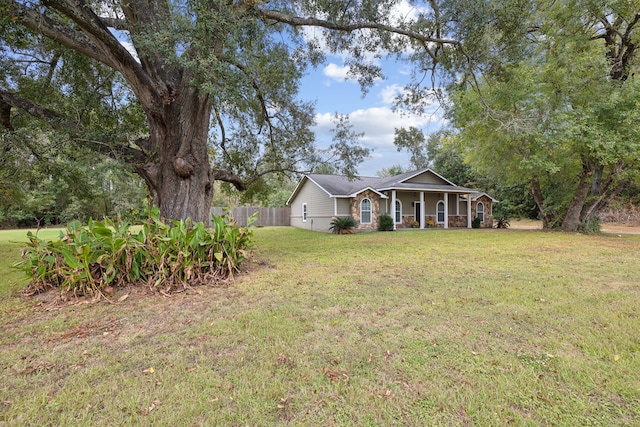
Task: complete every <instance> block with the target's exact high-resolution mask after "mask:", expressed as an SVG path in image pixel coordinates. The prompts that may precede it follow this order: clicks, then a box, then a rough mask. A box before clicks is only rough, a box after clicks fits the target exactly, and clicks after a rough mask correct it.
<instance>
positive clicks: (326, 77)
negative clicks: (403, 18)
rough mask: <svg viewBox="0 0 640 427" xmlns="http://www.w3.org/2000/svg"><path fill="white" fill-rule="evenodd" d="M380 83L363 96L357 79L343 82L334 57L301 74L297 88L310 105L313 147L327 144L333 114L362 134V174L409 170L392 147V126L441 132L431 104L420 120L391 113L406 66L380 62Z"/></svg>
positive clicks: (405, 159) (435, 107)
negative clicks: (312, 107)
mask: <svg viewBox="0 0 640 427" xmlns="http://www.w3.org/2000/svg"><path fill="white" fill-rule="evenodd" d="M382 65H383V70H384V73H385V75H386V77H387V78H386V80H380V81H377V82H376V84H375V85H374V87H373V88H371V90H370V91H369V92H368V93H367V95H366V96H365V97H364V98H363V96H362V92H361V90H360V86H359V84H358V82H357V81H355V80H350V79H348V78H347V76H346V74H347V71H348V70H347V68H346V67H345V66H344V63H343V60H342V59H341V58H340V57H337V56H328V57H327V62H326V63H325V64H324V65H322V66H320V67H319V68H318V69H317V70H311V71H310V73H309V75H307V76H305V78H304V79H303V81H302V84H301V88H300V97H301V98H302V99H304V100H314V101H316V121H317V123H318V124H317V125H316V127H315V128H314V131H315V133H316V140H317V142H318V145H319V146H321V147H322V146H326V145H328V144H330V143H331V136H332V134H331V128H332V127H333V124H332V123H331V118H332V117H333V116H334V114H335V113H336V112H337V113H339V114H348V115H349V117H350V122H351V124H352V125H353V127H354V130H355V131H356V132H364V133H365V135H364V137H363V138H362V140H361V143H362V145H363V146H365V147H367V148H370V149H371V150H372V152H371V156H370V157H369V158H367V159H366V160H365V161H364V162H363V163H362V164H361V165H360V166H359V168H358V173H359V174H360V175H363V176H375V175H376V172H378V171H379V170H381V169H382V168H388V167H390V166H393V165H401V166H402V167H403V168H407V167H408V166H409V154H408V153H407V152H406V151H403V152H398V150H397V149H396V147H395V145H393V136H394V130H395V128H400V127H406V128H408V127H409V126H414V127H417V128H419V129H422V130H423V132H424V133H425V135H428V134H431V133H433V132H436V131H438V130H440V129H441V127H442V126H443V120H442V114H441V113H442V111H441V109H440V108H439V105H438V104H437V101H435V100H434V102H433V105H432V109H431V111H430V112H429V113H428V114H426V115H424V116H421V117H419V116H415V115H406V112H405V114H404V115H403V114H401V112H394V111H393V110H392V103H393V98H394V97H395V96H396V95H397V94H398V93H399V91H401V90H402V87H403V86H404V85H405V84H406V83H407V82H408V79H409V72H410V70H409V69H408V65H407V64H405V63H397V62H393V61H383V62H382Z"/></svg>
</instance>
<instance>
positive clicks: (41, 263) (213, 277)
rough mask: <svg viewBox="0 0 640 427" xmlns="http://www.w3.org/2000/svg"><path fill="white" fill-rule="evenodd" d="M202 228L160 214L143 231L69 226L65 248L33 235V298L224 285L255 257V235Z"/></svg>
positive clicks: (26, 259)
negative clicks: (55, 291)
mask: <svg viewBox="0 0 640 427" xmlns="http://www.w3.org/2000/svg"><path fill="white" fill-rule="evenodd" d="M212 222H213V228H212V229H206V228H205V227H204V224H203V223H201V222H197V223H191V221H190V220H186V221H170V222H169V223H168V224H167V223H164V222H163V221H161V220H160V217H159V212H158V209H157V208H156V209H154V210H153V211H152V212H151V213H150V216H149V219H148V221H147V223H146V224H145V225H143V226H142V229H141V230H140V231H138V232H137V233H134V232H132V231H131V230H130V225H129V224H128V223H115V222H113V221H112V220H110V219H108V218H105V220H104V221H89V223H88V224H87V225H86V226H83V225H81V224H80V223H79V222H77V221H73V222H71V223H69V225H68V227H67V230H66V232H65V233H61V234H62V235H61V236H60V239H59V240H56V241H49V242H45V241H42V240H40V239H38V238H37V236H35V235H34V234H32V233H31V232H29V233H28V237H29V244H28V245H27V248H26V249H25V251H24V256H23V260H22V261H21V262H19V263H18V264H16V265H15V266H14V267H17V268H19V269H21V270H23V271H24V272H25V273H26V274H27V275H28V276H29V277H31V283H30V290H31V292H34V293H35V292H40V291H42V290H45V289H48V288H52V287H60V288H61V290H62V291H63V292H72V293H74V294H78V295H94V294H100V293H101V290H102V289H104V288H105V287H107V286H112V287H116V286H129V285H141V284H145V285H148V286H150V287H152V288H154V289H156V290H159V291H162V292H165V293H167V292H175V291H179V290H181V289H184V288H185V287H187V286H191V285H197V284H204V283H217V282H220V281H223V280H226V279H228V278H231V277H233V273H235V272H237V271H238V270H239V267H240V264H241V263H242V262H244V261H245V260H246V259H247V257H248V251H249V249H250V247H251V236H252V233H251V231H249V229H247V228H241V227H238V226H235V225H233V224H229V223H228V222H227V221H226V219H225V218H224V217H213V219H212Z"/></svg>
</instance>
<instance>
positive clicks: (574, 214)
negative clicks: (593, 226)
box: [562, 163, 593, 231]
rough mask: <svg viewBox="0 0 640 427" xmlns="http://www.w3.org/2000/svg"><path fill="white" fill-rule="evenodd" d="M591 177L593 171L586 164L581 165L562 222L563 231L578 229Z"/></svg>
mask: <svg viewBox="0 0 640 427" xmlns="http://www.w3.org/2000/svg"><path fill="white" fill-rule="evenodd" d="M592 176H593V169H592V168H591V167H590V166H589V165H588V164H586V163H585V164H583V166H582V173H581V174H580V180H579V181H578V186H577V187H576V190H575V192H574V193H573V197H572V198H571V202H570V203H569V208H568V209H567V213H566V214H565V217H564V219H563V220H562V229H563V230H565V231H576V230H578V228H579V227H580V214H581V213H582V209H583V207H584V205H585V203H586V201H587V196H588V195H589V191H590V190H591V184H592V183H591V178H592Z"/></svg>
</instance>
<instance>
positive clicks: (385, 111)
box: [314, 107, 443, 150]
mask: <svg viewBox="0 0 640 427" xmlns="http://www.w3.org/2000/svg"><path fill="white" fill-rule="evenodd" d="M333 116H334V115H333V114H331V113H321V114H317V115H316V123H317V125H316V126H315V128H314V130H315V132H316V135H317V139H318V141H319V143H320V144H321V145H322V144H323V142H324V143H326V144H329V143H330V141H331V137H332V134H331V129H332V128H333V122H332V118H333ZM349 122H350V123H351V125H352V126H353V130H354V131H355V132H364V134H365V135H364V137H362V145H364V146H365V147H368V148H371V149H374V150H375V149H379V148H389V147H394V145H393V137H394V133H395V129H396V128H402V127H410V126H414V127H417V128H419V129H424V130H425V133H431V132H434V131H436V130H438V129H440V127H441V126H442V123H443V122H442V117H440V116H437V115H429V116H417V115H415V114H409V113H406V112H405V113H400V112H394V111H393V110H391V108H389V107H373V108H367V109H359V110H355V111H352V112H351V113H350V114H349Z"/></svg>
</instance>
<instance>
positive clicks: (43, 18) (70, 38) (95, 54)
mask: <svg viewBox="0 0 640 427" xmlns="http://www.w3.org/2000/svg"><path fill="white" fill-rule="evenodd" d="M47 3H51V5H50V6H51V7H53V8H55V9H56V10H57V11H59V12H60V13H62V14H64V15H65V16H67V17H69V18H70V19H72V20H74V22H76V24H77V25H78V27H79V28H80V29H81V31H78V30H75V29H73V28H71V27H69V26H68V25H66V24H63V23H60V22H58V21H56V20H54V19H52V18H50V17H49V16H47V15H45V14H42V13H40V12H38V11H36V10H34V9H31V8H29V7H27V6H25V5H23V4H21V3H19V2H15V1H14V2H13V14H14V15H15V16H16V18H17V20H18V21H19V22H21V23H22V24H23V25H24V26H25V27H27V28H29V29H31V30H33V31H36V32H39V33H41V34H43V35H44V36H45V37H48V38H50V39H52V40H55V41H57V42H58V43H60V44H62V45H64V46H66V47H68V48H70V49H73V50H75V51H76V52H79V53H81V54H83V55H86V56H88V57H89V58H92V59H94V60H96V61H98V62H101V63H103V64H105V65H107V66H109V67H111V68H113V69H114V70H116V71H119V72H120V73H121V74H122V75H123V76H124V78H125V79H126V80H127V81H128V82H129V83H130V84H131V87H132V89H133V91H134V92H135V93H136V95H137V96H138V99H139V100H140V102H141V104H142V105H143V106H144V107H145V108H146V109H148V110H152V111H161V109H162V99H161V97H160V96H159V94H158V92H157V91H155V90H154V88H155V87H156V86H157V85H156V84H155V82H154V81H153V80H152V79H151V77H150V76H149V74H148V73H146V72H145V70H144V69H143V68H142V66H141V64H140V63H138V62H137V61H136V59H135V58H134V57H133V56H132V55H131V54H130V53H129V51H127V49H125V47H124V46H123V45H122V44H121V43H120V42H119V41H118V40H117V39H116V38H115V36H114V35H113V34H112V33H111V32H110V31H109V29H108V28H107V26H106V25H105V24H104V23H103V22H102V21H101V19H100V18H99V17H98V16H97V15H95V13H93V12H92V11H91V10H90V9H89V8H88V7H86V6H85V5H84V4H80V3H79V2H64V1H55V2H53V1H52V2H47Z"/></svg>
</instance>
